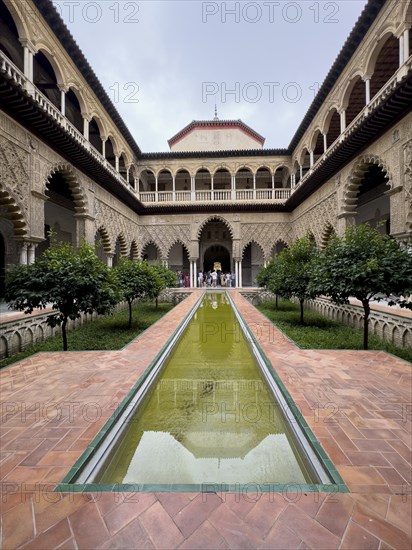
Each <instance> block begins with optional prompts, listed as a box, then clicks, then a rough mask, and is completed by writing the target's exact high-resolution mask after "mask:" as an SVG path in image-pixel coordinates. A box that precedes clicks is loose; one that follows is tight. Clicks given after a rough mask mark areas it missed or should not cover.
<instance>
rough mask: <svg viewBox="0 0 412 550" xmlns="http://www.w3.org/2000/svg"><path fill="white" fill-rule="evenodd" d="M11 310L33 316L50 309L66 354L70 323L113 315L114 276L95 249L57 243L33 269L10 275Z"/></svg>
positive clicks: (8, 298) (23, 268)
mask: <svg viewBox="0 0 412 550" xmlns="http://www.w3.org/2000/svg"><path fill="white" fill-rule="evenodd" d="M5 298H6V301H7V302H8V303H9V307H12V308H14V309H17V310H20V311H23V310H24V312H25V313H32V312H33V309H35V308H40V309H44V308H46V307H47V308H49V307H51V308H52V309H53V310H56V313H54V314H52V315H49V316H48V318H47V324H48V325H49V326H52V327H55V326H61V328H62V338H63V350H64V351H66V350H67V332H66V328H67V322H68V320H69V319H77V318H78V317H80V315H81V314H82V313H93V312H97V313H100V314H105V313H108V312H110V310H111V309H112V308H113V306H114V305H115V304H116V303H117V302H118V300H119V293H118V288H117V282H116V279H115V277H114V274H113V273H112V272H111V270H109V269H108V268H107V267H106V266H105V265H104V264H103V263H102V262H101V261H100V260H99V258H98V257H97V256H96V254H95V252H94V249H93V247H91V246H90V245H88V244H83V245H82V246H81V247H80V248H79V249H76V248H74V247H73V246H72V245H71V244H68V243H54V244H52V245H51V246H50V247H49V248H48V249H47V250H46V251H45V252H44V253H43V254H42V255H41V256H40V258H38V259H37V260H36V261H35V262H34V263H33V264H31V265H18V266H15V267H14V268H12V269H11V270H9V271H8V272H7V274H6V296H5Z"/></svg>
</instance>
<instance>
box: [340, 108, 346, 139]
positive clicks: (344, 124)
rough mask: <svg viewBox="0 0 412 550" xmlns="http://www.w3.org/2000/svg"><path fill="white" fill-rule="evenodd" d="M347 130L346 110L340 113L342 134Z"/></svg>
mask: <svg viewBox="0 0 412 550" xmlns="http://www.w3.org/2000/svg"><path fill="white" fill-rule="evenodd" d="M345 130H346V109H342V111H341V112H340V133H341V134H343V132H344V131H345Z"/></svg>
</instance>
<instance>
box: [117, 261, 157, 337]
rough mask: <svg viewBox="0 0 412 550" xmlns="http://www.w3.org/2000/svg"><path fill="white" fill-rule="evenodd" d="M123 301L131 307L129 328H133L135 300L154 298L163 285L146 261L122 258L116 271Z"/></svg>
mask: <svg viewBox="0 0 412 550" xmlns="http://www.w3.org/2000/svg"><path fill="white" fill-rule="evenodd" d="M114 271H115V273H116V278H117V281H118V284H119V288H120V292H121V294H122V297H123V299H124V300H125V301H126V302H127V303H128V306H129V328H130V327H131V326H132V304H133V302H134V301H135V300H141V299H143V298H153V297H154V296H156V292H157V288H158V287H159V285H161V280H160V277H159V275H158V274H157V273H156V272H155V271H154V270H153V269H152V268H151V267H149V265H148V264H147V262H145V261H135V260H129V259H128V258H120V260H119V264H118V265H117V266H116V268H115V269H114Z"/></svg>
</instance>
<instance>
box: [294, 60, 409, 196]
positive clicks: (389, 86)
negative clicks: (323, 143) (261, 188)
mask: <svg viewBox="0 0 412 550" xmlns="http://www.w3.org/2000/svg"><path fill="white" fill-rule="evenodd" d="M411 71H412V56H410V57H409V58H408V59H407V61H406V62H405V63H404V64H403V65H402V66H401V67H400V68H399V69H398V70H397V71H396V73H395V74H394V75H393V76H392V77H391V78H390V79H389V80H388V81H387V82H386V84H385V85H384V86H383V87H382V88H381V89H380V90H379V91H378V93H377V94H376V95H375V96H374V97H373V98H372V99H371V100H370V101H369V103H368V104H367V105H365V107H364V108H363V109H362V110H361V111H360V113H358V114H357V115H356V117H355V118H354V119H353V120H352V121H351V122H350V124H348V125H347V127H346V128H345V130H344V131H343V132H342V133H341V134H339V136H338V137H337V139H335V141H334V142H333V143H332V144H331V145H330V146H329V147H328V149H327V151H326V152H325V153H323V154H322V155H321V156H320V158H319V159H318V160H317V161H316V162H315V163H314V164H313V166H312V167H311V168H310V170H309V171H308V172H307V173H306V174H305V175H304V176H303V177H302V179H301V180H300V181H299V182H298V183H297V184H296V185H295V187H294V188H293V189H292V192H293V191H295V190H296V189H297V188H298V187H300V186H302V185H303V184H304V183H305V182H306V181H307V180H308V179H309V178H310V176H311V175H312V174H313V173H314V172H316V170H318V169H319V168H320V167H321V166H322V165H323V164H324V163H325V161H326V160H327V159H328V158H330V157H331V156H332V155H333V154H334V153H335V151H336V149H337V148H338V147H339V146H340V145H341V143H342V142H344V141H346V140H347V139H348V138H349V137H350V136H351V134H353V132H354V131H355V130H356V129H357V128H358V127H359V126H360V125H361V124H362V122H364V120H365V119H366V118H368V116H369V115H370V114H371V113H373V112H374V111H375V110H376V109H377V108H378V107H379V106H380V105H381V103H382V102H383V101H384V100H385V99H386V98H387V96H388V95H389V94H390V93H391V92H392V91H393V90H394V89H395V88H396V86H397V84H398V82H400V81H402V80H403V79H404V78H405V77H406V76H407V75H408V73H410V72H411Z"/></svg>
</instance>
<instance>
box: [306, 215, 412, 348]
mask: <svg viewBox="0 0 412 550" xmlns="http://www.w3.org/2000/svg"><path fill="white" fill-rule="evenodd" d="M310 290H311V291H312V292H313V293H315V294H325V295H326V296H330V298H331V299H332V301H333V302H335V303H337V304H346V303H348V302H349V297H351V296H352V297H354V298H357V299H358V300H359V301H360V302H361V303H362V306H363V311H364V317H363V319H364V322H363V347H364V349H368V322H369V314H370V301H371V300H379V299H381V297H382V295H387V296H389V295H390V294H395V295H398V296H399V295H403V296H409V295H410V294H411V292H412V256H411V255H410V254H409V253H408V251H407V250H406V249H403V248H401V247H400V246H399V244H398V243H397V242H396V241H394V240H393V239H392V238H391V237H389V236H387V235H382V234H381V233H379V231H378V230H377V229H373V228H372V227H370V226H369V225H368V224H363V225H359V226H354V225H352V226H350V227H349V228H348V229H347V230H346V232H345V234H344V236H343V237H341V238H339V237H336V236H335V237H333V238H332V239H331V240H330V242H329V244H328V246H327V247H326V248H325V249H324V250H323V251H321V252H320V254H319V255H318V257H317V259H316V260H315V262H314V264H313V269H312V275H311V284H310ZM401 305H404V306H407V307H409V306H410V304H408V302H407V301H406V300H404V301H403V302H402V303H401Z"/></svg>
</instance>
